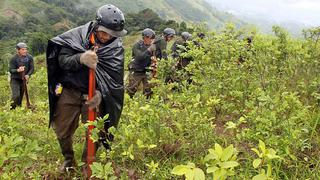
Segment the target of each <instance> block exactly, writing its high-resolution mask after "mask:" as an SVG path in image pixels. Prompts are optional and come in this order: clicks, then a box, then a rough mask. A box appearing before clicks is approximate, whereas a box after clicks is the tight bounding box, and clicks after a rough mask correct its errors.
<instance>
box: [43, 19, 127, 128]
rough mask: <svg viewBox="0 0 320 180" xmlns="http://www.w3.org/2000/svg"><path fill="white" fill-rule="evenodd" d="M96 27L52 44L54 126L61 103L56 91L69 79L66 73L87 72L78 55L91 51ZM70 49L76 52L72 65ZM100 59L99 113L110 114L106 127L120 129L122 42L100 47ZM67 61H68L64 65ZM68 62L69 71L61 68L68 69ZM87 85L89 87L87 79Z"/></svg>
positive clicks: (79, 29) (65, 35)
mask: <svg viewBox="0 0 320 180" xmlns="http://www.w3.org/2000/svg"><path fill="white" fill-rule="evenodd" d="M94 27H95V24H94V22H89V23H87V24H85V25H83V26H80V27H77V28H74V29H71V30H69V31H68V32H65V33H63V34H61V35H59V36H57V37H55V38H53V39H51V40H49V42H48V48H47V70H48V91H49V106H50V122H51V121H52V120H53V114H54V111H55V108H56V104H57V100H58V97H57V96H55V93H54V92H55V87H56V85H57V84H58V83H61V82H60V81H61V80H63V79H64V78H65V77H66V75H65V74H66V73H65V72H72V70H71V69H80V71H81V70H83V71H86V70H85V69H86V68H85V67H82V66H83V65H80V63H79V61H78V60H79V57H78V56H79V55H78V54H79V53H83V52H85V51H86V50H88V49H90V48H91V47H90V43H89V36H90V34H91V33H92V31H93V29H94ZM64 48H67V49H64ZM68 49H71V50H72V51H74V52H76V55H75V56H74V57H73V56H70V57H69V58H70V59H69V61H68V60H67V59H68V56H69V55H68V54H69V53H70V52H69V50H68ZM64 55H66V57H65V58H62V56H64ZM97 55H98V61H99V62H98V64H97V69H96V73H95V74H96V87H97V89H99V90H100V92H101V94H102V102H101V108H100V109H101V112H99V114H100V115H101V116H104V115H106V114H109V118H108V119H107V121H106V122H105V125H106V126H116V125H117V124H118V121H119V118H120V115H121V111H122V107H123V98H124V85H123V73H124V68H123V66H124V49H123V46H122V40H121V38H115V39H114V40H113V41H112V42H111V43H110V44H108V45H105V46H103V47H100V48H99V49H98V50H97ZM59 57H60V58H59ZM59 59H60V61H59ZM63 59H64V60H65V61H63ZM67 61H68V62H67ZM66 62H67V67H64V68H62V67H61V65H62V66H64V65H63V64H64V63H66ZM69 65H70V66H69ZM70 67H72V68H70ZM82 68H83V69H82ZM66 69H69V70H66ZM75 72H76V71H75ZM83 81H86V82H85V83H88V82H87V80H86V79H84V80H83Z"/></svg>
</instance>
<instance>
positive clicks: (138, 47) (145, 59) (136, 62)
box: [127, 28, 156, 98]
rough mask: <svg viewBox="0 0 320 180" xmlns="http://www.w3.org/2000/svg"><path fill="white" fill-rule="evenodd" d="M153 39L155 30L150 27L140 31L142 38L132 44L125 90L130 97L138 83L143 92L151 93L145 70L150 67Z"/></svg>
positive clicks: (148, 95)
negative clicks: (127, 82)
mask: <svg viewBox="0 0 320 180" xmlns="http://www.w3.org/2000/svg"><path fill="white" fill-rule="evenodd" d="M154 39H155V32H154V31H153V30H152V29H149V28H147V29H144V30H143V31H142V40H140V41H138V42H137V43H136V44H134V46H133V48H132V58H133V59H132V61H131V63H130V64H129V71H130V75H129V84H128V86H127V92H128V94H129V95H130V97H131V98H132V97H133V96H134V94H135V93H136V92H137V90H138V87H139V85H140V83H142V85H143V94H144V95H145V96H147V97H150V96H151V94H152V91H151V86H150V84H149V82H148V81H149V77H148V75H147V71H148V70H149V69H150V65H151V57H152V56H153V54H154V52H155V50H156V45H155V44H152V43H153V41H154Z"/></svg>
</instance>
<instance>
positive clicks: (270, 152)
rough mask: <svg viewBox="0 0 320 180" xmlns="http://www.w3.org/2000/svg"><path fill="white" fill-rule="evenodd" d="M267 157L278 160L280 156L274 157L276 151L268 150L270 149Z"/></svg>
mask: <svg viewBox="0 0 320 180" xmlns="http://www.w3.org/2000/svg"><path fill="white" fill-rule="evenodd" d="M267 157H268V158H269V159H276V158H280V156H278V155H276V151H275V150H274V149H272V148H270V149H269V150H268V154H267Z"/></svg>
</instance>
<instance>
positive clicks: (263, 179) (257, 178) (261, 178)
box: [252, 174, 268, 180]
mask: <svg viewBox="0 0 320 180" xmlns="http://www.w3.org/2000/svg"><path fill="white" fill-rule="evenodd" d="M267 179H268V177H267V176H266V175H265V174H258V175H256V176H254V177H253V178H252V180H267Z"/></svg>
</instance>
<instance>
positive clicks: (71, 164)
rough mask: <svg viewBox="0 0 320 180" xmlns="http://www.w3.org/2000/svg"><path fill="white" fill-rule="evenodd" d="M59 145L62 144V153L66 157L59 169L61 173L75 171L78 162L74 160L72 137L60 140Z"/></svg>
mask: <svg viewBox="0 0 320 180" xmlns="http://www.w3.org/2000/svg"><path fill="white" fill-rule="evenodd" d="M59 144H60V148H61V152H62V154H63V156H64V161H63V163H62V164H61V166H60V167H59V172H60V173H65V172H68V171H72V170H74V169H75V167H76V161H75V159H74V152H73V148H72V139H71V137H70V138H63V139H59Z"/></svg>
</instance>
